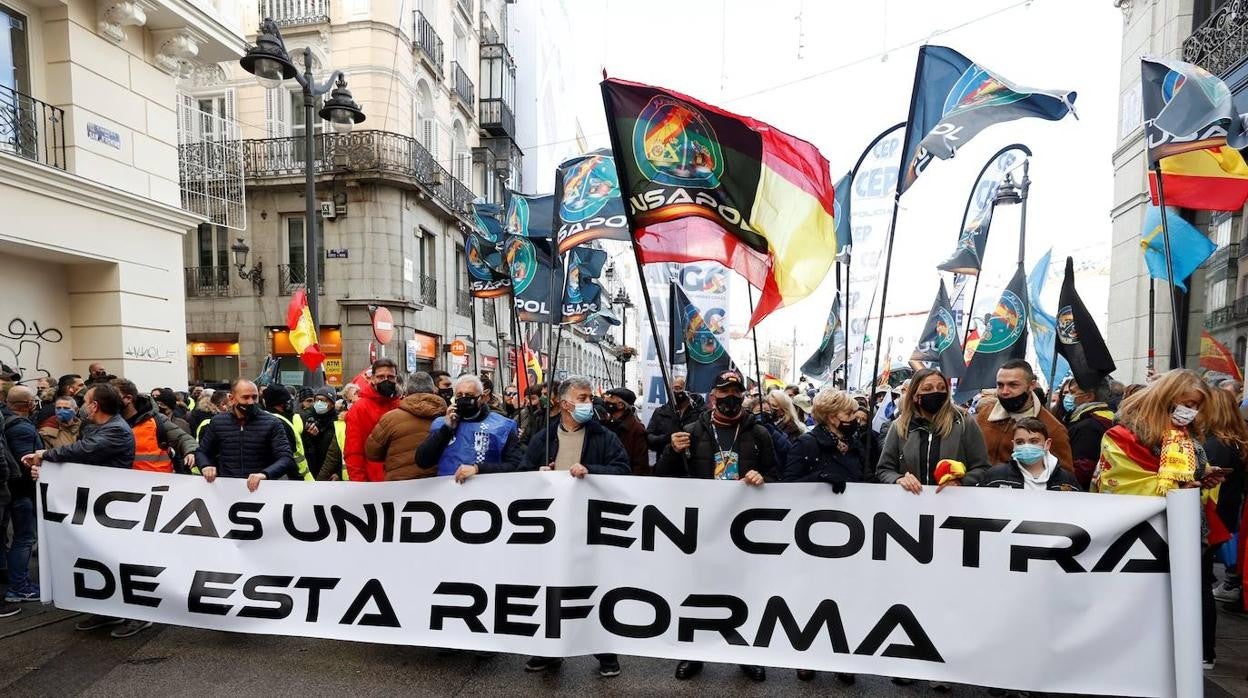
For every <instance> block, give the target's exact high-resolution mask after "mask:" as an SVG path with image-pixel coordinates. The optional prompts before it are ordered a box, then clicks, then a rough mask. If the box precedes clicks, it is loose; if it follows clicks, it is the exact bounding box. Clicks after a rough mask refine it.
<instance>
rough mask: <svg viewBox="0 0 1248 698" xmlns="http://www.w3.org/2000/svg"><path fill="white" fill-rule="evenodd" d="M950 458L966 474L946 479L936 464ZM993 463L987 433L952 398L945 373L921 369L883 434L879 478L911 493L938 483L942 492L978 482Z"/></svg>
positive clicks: (907, 388) (908, 387)
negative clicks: (939, 478)
mask: <svg viewBox="0 0 1248 698" xmlns="http://www.w3.org/2000/svg"><path fill="white" fill-rule="evenodd" d="M946 459H947V460H954V461H958V462H960V463H962V464H963V465H964V466H965V474H964V475H962V476H961V478H957V477H955V478H951V479H949V480H948V481H946V482H945V483H944V484H941V483H939V482H937V478H936V474H935V471H936V464H937V463H939V462H940V461H941V460H946ZM989 465H990V464H989V463H988V450H987V448H986V447H985V446H984V437H983V435H982V434H981V433H980V431H979V427H978V426H977V425H976V424H975V420H974V419H972V418H970V417H968V416H967V415H966V414H965V413H964V412H962V410H961V409H959V408H958V406H957V405H955V404H953V402H952V401H951V400H950V399H949V381H948V380H947V379H946V378H945V376H944V374H942V373H941V372H940V371H937V370H935V369H930V368H925V369H921V370H919V371H918V372H916V373H915V374H914V377H913V378H911V379H910V385H909V386H907V387H906V392H905V395H904V396H903V398H902V401H901V409H900V410H899V411H898V413H897V418H896V419H894V420H893V423H892V425H890V426H889V428H888V436H886V437H885V438H884V449H883V453H882V454H881V455H880V462H879V465H878V467H877V468H876V473H875V476H876V479H877V480H879V481H880V482H882V483H885V484H889V485H891V484H894V483H895V484H898V485H901V487H902V489H904V490H906V491H907V492H910V493H912V494H919V493H921V492H922V491H923V486H924V485H939V487H938V488H937V490H936V491H937V492H939V491H941V490H943V489H944V488H945V487H949V486H955V485H970V486H974V485H977V484H979V481H980V480H981V479H982V478H983V476H984V474H985V473H986V472H988V466H989Z"/></svg>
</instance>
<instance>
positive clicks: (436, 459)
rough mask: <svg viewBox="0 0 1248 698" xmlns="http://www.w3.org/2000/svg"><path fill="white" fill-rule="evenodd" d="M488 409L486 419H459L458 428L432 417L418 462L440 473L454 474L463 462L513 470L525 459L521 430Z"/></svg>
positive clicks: (494, 470)
mask: <svg viewBox="0 0 1248 698" xmlns="http://www.w3.org/2000/svg"><path fill="white" fill-rule="evenodd" d="M482 409H483V410H486V413H485V417H484V418H478V419H476V420H472V421H469V420H466V419H460V420H459V425H458V426H457V427H456V428H455V429H451V427H450V426H449V425H448V424H447V423H446V418H445V417H438V418H437V419H435V420H433V425H432V426H431V427H430V432H429V438H427V439H425V442H424V443H423V444H421V445H420V448H418V449H416V463H417V465H419V466H420V467H422V468H424V469H426V470H428V469H431V468H433V467H434V466H437V468H438V475H454V474H455V471H456V470H458V469H459V466H461V465H476V466H477V467H479V468H480V469H481V472H483V473H497V472H513V471H516V470H519V469H520V464H521V463H522V462H523V459H524V452H523V449H522V448H521V447H520V429H519V427H517V426H516V423H515V422H513V421H512V420H510V419H507V418H506V417H504V416H502V415H501V414H498V413H497V412H490V411H488V409H489V408H486V407H482Z"/></svg>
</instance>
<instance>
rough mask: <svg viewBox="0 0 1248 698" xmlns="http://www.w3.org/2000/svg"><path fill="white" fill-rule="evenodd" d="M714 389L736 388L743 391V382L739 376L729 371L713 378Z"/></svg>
mask: <svg viewBox="0 0 1248 698" xmlns="http://www.w3.org/2000/svg"><path fill="white" fill-rule="evenodd" d="M715 387H716V388H732V387H736V388H739V389H741V390H745V381H744V380H743V379H742V378H741V374H740V373H738V372H736V371H734V370H732V369H729V370H727V371H724V372H723V373H721V374H719V375H718V376H716V377H715Z"/></svg>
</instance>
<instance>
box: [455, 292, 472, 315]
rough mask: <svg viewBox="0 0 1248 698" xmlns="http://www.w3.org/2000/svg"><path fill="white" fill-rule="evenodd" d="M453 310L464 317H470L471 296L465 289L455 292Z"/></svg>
mask: <svg viewBox="0 0 1248 698" xmlns="http://www.w3.org/2000/svg"><path fill="white" fill-rule="evenodd" d="M455 312H456V313H459V314H460V315H463V316H464V317H472V296H471V295H470V294H469V293H468V292H467V291H456V292H455Z"/></svg>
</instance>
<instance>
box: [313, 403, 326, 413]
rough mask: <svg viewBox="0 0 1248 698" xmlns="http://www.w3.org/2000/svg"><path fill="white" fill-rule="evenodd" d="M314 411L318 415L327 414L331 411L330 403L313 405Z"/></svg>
mask: <svg viewBox="0 0 1248 698" xmlns="http://www.w3.org/2000/svg"><path fill="white" fill-rule="evenodd" d="M312 410H313V411H314V412H316V413H317V414H325V413H326V412H328V411H329V403H328V402H314V403H312Z"/></svg>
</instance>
